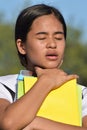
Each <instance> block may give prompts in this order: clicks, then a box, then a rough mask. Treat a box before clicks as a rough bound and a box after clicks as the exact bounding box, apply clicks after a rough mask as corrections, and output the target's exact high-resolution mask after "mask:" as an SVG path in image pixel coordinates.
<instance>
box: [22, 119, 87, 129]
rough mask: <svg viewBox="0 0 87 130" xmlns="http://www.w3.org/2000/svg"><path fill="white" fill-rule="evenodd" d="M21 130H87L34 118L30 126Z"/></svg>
mask: <svg viewBox="0 0 87 130" xmlns="http://www.w3.org/2000/svg"><path fill="white" fill-rule="evenodd" d="M23 130H87V127H78V126H71V125H67V124H63V123H60V122H55V121H52V120H48V119H45V118H42V117H36V118H35V119H34V120H33V121H32V122H31V124H30V125H29V126H27V127H26V128H25V129H23Z"/></svg>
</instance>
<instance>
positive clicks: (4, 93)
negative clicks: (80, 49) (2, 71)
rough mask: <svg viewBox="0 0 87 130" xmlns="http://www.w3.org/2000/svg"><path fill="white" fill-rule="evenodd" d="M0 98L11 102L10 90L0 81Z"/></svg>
mask: <svg viewBox="0 0 87 130" xmlns="http://www.w3.org/2000/svg"><path fill="white" fill-rule="evenodd" d="M0 98H2V99H6V100H8V101H9V102H11V103H12V102H13V99H12V96H11V94H10V92H9V91H8V90H7V89H6V88H5V86H4V85H2V84H1V83H0Z"/></svg>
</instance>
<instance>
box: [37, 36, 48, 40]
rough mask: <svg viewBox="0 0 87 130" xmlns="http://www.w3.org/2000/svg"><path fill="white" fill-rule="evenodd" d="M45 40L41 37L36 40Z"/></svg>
mask: <svg viewBox="0 0 87 130" xmlns="http://www.w3.org/2000/svg"><path fill="white" fill-rule="evenodd" d="M45 39H46V38H45V37H42V38H38V40H45Z"/></svg>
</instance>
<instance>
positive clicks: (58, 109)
mask: <svg viewBox="0 0 87 130" xmlns="http://www.w3.org/2000/svg"><path fill="white" fill-rule="evenodd" d="M36 81H37V78H36V77H24V87H25V93H26V92H27V91H28V90H29V89H30V88H31V87H32V86H33V84H34V83H35V82H36ZM37 116H41V117H45V118H48V119H52V120H54V121H58V122H62V123H66V124H71V125H76V126H81V125H82V122H81V88H80V87H78V86H77V83H76V79H73V80H70V81H68V82H67V83H65V84H63V85H62V86H61V87H59V88H58V89H55V90H53V91H51V92H50V93H49V95H48V96H47V97H46V99H45V100H44V102H43V104H42V106H41V107H40V109H39V111H38V114H37Z"/></svg>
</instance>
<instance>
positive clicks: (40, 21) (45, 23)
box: [31, 14, 63, 29]
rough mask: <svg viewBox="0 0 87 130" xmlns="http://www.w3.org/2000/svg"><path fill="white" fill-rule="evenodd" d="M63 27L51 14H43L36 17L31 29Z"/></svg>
mask: <svg viewBox="0 0 87 130" xmlns="http://www.w3.org/2000/svg"><path fill="white" fill-rule="evenodd" d="M48 28H50V29H53V28H55V29H63V25H62V24H61V22H60V21H59V20H58V19H57V18H56V16H54V15H53V14H50V15H44V16H40V17H38V18H36V19H35V20H34V22H33V24H32V26H31V29H48Z"/></svg>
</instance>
